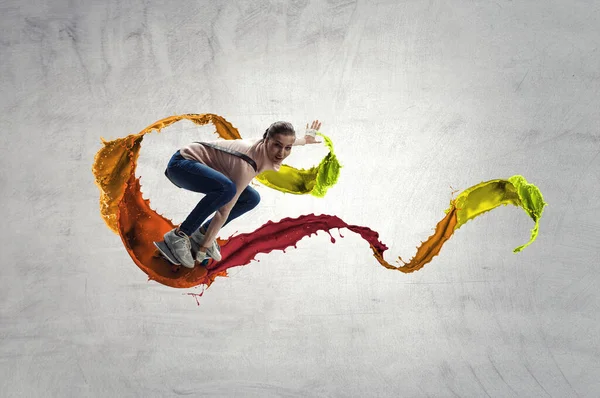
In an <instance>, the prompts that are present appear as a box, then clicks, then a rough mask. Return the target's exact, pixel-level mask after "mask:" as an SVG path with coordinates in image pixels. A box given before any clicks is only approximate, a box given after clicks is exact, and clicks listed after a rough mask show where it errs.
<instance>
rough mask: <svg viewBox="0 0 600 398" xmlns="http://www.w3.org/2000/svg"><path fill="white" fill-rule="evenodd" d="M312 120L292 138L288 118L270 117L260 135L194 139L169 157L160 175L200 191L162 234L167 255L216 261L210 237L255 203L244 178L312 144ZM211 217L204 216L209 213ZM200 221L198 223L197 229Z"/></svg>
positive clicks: (186, 261)
mask: <svg viewBox="0 0 600 398" xmlns="http://www.w3.org/2000/svg"><path fill="white" fill-rule="evenodd" d="M320 127H321V123H320V122H319V121H318V120H315V121H313V122H312V125H311V126H310V128H309V126H308V123H307V124H306V134H305V136H304V137H303V138H298V139H297V138H296V133H295V131H294V127H293V126H292V125H291V124H290V123H288V122H275V123H273V124H272V125H271V126H269V128H268V129H267V130H266V131H265V133H264V135H263V137H262V138H260V139H239V140H218V141H209V142H203V143H200V142H195V143H192V144H190V145H187V146H185V147H183V148H181V149H180V150H178V151H177V152H175V154H174V155H173V156H172V157H171V160H170V161H169V164H168V166H167V169H166V171H165V175H166V176H167V178H169V180H170V181H171V182H172V183H173V184H175V185H176V186H177V187H179V188H184V189H187V190H190V191H194V192H199V193H203V194H205V196H204V197H203V198H202V200H200V202H198V204H197V205H196V207H195V208H194V209H193V210H192V212H191V213H190V214H189V215H188V216H187V218H186V219H185V220H184V221H183V222H182V223H181V225H180V226H179V227H178V228H175V229H173V230H171V231H169V232H167V233H166V234H165V235H164V241H165V243H166V245H167V246H168V247H169V249H170V250H171V252H172V253H173V255H174V256H175V257H176V258H177V259H178V260H179V261H180V262H181V264H182V265H183V266H185V267H187V268H194V257H195V260H196V261H199V262H201V261H203V260H204V259H205V258H207V257H211V258H213V259H215V260H216V261H220V260H221V254H220V248H219V246H218V245H217V242H216V237H217V234H218V233H219V231H220V229H221V228H222V227H223V226H225V225H226V224H228V223H229V222H230V221H231V220H233V219H235V218H237V217H239V216H241V215H242V214H244V213H246V212H248V211H250V210H252V209H253V208H254V207H256V205H257V204H258V203H259V202H260V196H259V194H258V192H256V190H255V189H254V188H252V187H251V186H249V184H250V182H251V181H252V179H253V178H254V177H256V176H257V175H258V174H260V173H262V172H263V171H265V170H275V171H277V170H279V168H280V166H281V163H282V162H283V160H284V159H285V158H286V157H288V156H289V155H290V153H291V151H292V146H295V145H305V144H316V143H320V142H321V141H317V140H316V138H315V135H316V132H317V131H318V130H319V128H320ZM212 213H215V215H214V216H213V218H212V219H210V220H208V221H206V222H205V223H204V224H202V223H203V222H204V220H206V218H208V216H209V215H211V214H212ZM200 226H202V227H201V228H199V227H200Z"/></svg>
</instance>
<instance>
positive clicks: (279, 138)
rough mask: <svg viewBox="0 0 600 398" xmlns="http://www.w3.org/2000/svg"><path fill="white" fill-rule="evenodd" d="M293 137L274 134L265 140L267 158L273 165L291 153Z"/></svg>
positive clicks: (294, 138)
mask: <svg viewBox="0 0 600 398" xmlns="http://www.w3.org/2000/svg"><path fill="white" fill-rule="evenodd" d="M294 141H296V136H295V135H283V134H275V135H274V136H273V137H269V138H267V156H269V159H270V160H271V161H272V162H273V163H281V162H282V161H283V159H285V158H287V157H288V156H289V155H290V153H291V152H292V144H293V143H294Z"/></svg>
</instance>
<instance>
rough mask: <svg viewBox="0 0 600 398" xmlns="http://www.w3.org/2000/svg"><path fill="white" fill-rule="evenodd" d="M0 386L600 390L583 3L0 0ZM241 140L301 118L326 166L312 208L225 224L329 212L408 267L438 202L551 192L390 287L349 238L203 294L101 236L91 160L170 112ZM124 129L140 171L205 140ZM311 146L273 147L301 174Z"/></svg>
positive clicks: (317, 393) (152, 174) (478, 227)
mask: <svg viewBox="0 0 600 398" xmlns="http://www.w3.org/2000/svg"><path fill="white" fill-rule="evenodd" d="M0 32H1V34H0V59H1V61H0V92H1V93H2V95H1V96H0V109H1V114H0V122H1V126H2V129H1V132H0V145H1V149H2V154H3V156H1V157H0V166H1V167H0V186H1V189H0V200H1V203H2V206H1V210H0V211H1V212H2V218H3V220H4V222H3V223H2V227H1V229H0V230H1V231H2V242H3V243H2V250H0V259H1V267H0V336H1V339H0V390H1V392H0V395H2V396H3V397H21V396H22V397H83V396H97V397H109V396H111V397H117V396H119V397H135V396H140V397H148V396H152V397H163V396H177V395H186V396H207V397H234V396H237V397H304V396H310V397H345V396H356V397H371V396H372V397H377V396H380V397H387V396H396V397H426V396H429V397H486V396H487V397H546V396H551V397H598V396H600V381H599V380H600V379H599V378H598V374H600V348H599V345H600V344H599V343H600V338H599V336H600V321H599V319H600V317H599V315H598V314H599V310H600V291H599V290H598V283H599V282H600V272H599V268H598V267H599V265H600V207H599V205H598V199H599V197H600V188H599V187H600V157H599V156H598V155H599V153H600V132H599V126H600V124H599V120H600V111H599V110H600V91H599V90H600V79H599V77H600V72H599V68H598V66H599V65H600V50H598V47H599V44H600V6H599V5H598V2H595V1H570V0H546V1H541V0H537V1H528V2H518V1H498V2H493V1H492V2H483V1H477V2H472V1H454V2H445V1H440V0H432V1H428V2H425V1H416V0H415V1H402V2H397V1H393V0H379V1H361V0H356V1H341V0H328V1H324V0H323V1H317V0H312V1H309V0H296V1H282V0H273V1H190V0H182V1H178V2H167V1H159V0H146V1H130V2H122V1H116V0H109V1H105V2H98V1H93V0H84V1H79V2H73V1H67V0H57V1H52V2H50V1H34V0H26V1H19V0H7V1H3V2H2V4H1V5H0ZM182 113H216V114H219V115H221V116H224V117H225V118H226V119H228V120H229V121H230V122H231V123H233V125H234V126H236V127H237V128H238V129H239V131H240V133H241V134H242V136H243V137H256V136H259V135H262V132H264V130H265V128H266V127H268V126H269V125H270V124H271V123H272V122H274V121H276V120H288V121H290V122H292V123H293V124H294V125H295V126H297V128H298V129H299V130H301V129H300V127H302V126H304V125H305V124H306V123H307V122H309V121H311V120H313V119H319V120H321V121H322V122H323V125H322V127H321V130H322V131H323V132H324V133H325V134H327V135H329V136H330V137H331V138H332V139H333V141H334V143H335V145H336V153H337V155H338V157H339V159H340V161H341V162H342V164H343V166H344V168H343V169H342V175H341V177H340V181H339V183H338V184H337V185H336V186H335V187H334V188H332V189H331V190H330V191H329V192H328V194H327V196H326V197H325V198H323V199H319V198H314V197H310V196H294V195H289V194H287V195H284V194H281V193H279V192H276V191H274V190H271V189H268V188H266V187H262V186H261V187H260V188H259V192H260V194H261V196H262V203H261V205H260V206H259V207H258V208H257V209H255V210H254V211H253V212H252V213H249V214H247V215H245V216H244V217H242V218H240V219H239V220H237V221H236V222H234V223H232V224H230V225H228V226H227V227H226V228H224V229H223V230H222V233H221V236H222V237H228V236H230V235H231V234H233V233H236V231H237V232H240V233H241V232H250V231H253V230H254V229H256V228H257V227H259V226H261V225H262V224H264V223H265V222H267V221H268V220H274V221H277V220H280V219H281V218H284V217H290V216H294V217H295V216H299V215H301V214H309V213H316V214H333V215H337V216H339V217H340V218H342V219H344V220H345V221H347V222H349V223H352V224H357V225H364V226H368V227H369V228H372V229H374V230H376V231H378V232H379V233H380V235H381V240H382V241H383V242H384V243H386V244H387V245H388V246H389V247H390V250H389V251H388V252H386V255H387V259H388V261H390V262H393V261H394V257H395V256H398V255H400V256H402V257H403V258H405V259H408V258H410V257H411V256H413V255H414V252H415V247H416V246H417V245H418V244H419V242H420V241H422V240H425V239H426V238H427V237H428V236H429V235H430V234H431V232H432V229H433V227H434V226H435V224H436V223H437V222H438V221H439V220H440V219H441V218H442V217H443V216H444V213H443V210H444V209H446V208H447V207H448V203H449V200H450V199H451V192H452V190H453V189H454V190H462V189H466V188H468V187H470V186H472V185H475V184H477V183H479V182H481V181H486V180H490V179H496V178H508V177H510V176H512V175H514V174H522V175H523V176H525V177H526V178H527V179H528V180H529V181H530V182H532V183H534V184H536V185H537V186H538V187H539V188H540V189H541V191H542V193H543V194H544V199H545V200H546V202H548V204H549V205H548V206H547V207H546V209H545V211H544V215H543V217H542V220H541V226H540V235H539V237H538V239H537V241H536V242H534V243H533V244H532V245H531V246H530V247H528V248H527V249H525V250H524V251H523V252H521V253H519V254H513V253H512V249H513V248H515V247H517V246H519V245H521V244H523V243H525V242H527V240H528V239H529V231H530V229H531V228H533V222H532V221H531V219H529V218H528V217H527V215H526V214H525V212H523V211H522V210H521V209H519V208H515V207H512V206H511V207H501V208H498V209H496V210H494V211H492V212H490V213H487V214H485V215H482V216H481V217H479V218H477V219H476V220H474V221H472V222H469V223H468V224H467V225H465V226H463V227H462V228H461V229H460V230H459V231H457V232H456V233H455V235H454V236H453V237H452V238H451V239H450V241H448V243H446V245H445V246H444V247H443V249H442V251H441V253H440V255H439V256H438V257H435V258H434V260H433V261H432V262H431V263H429V264H427V265H426V266H425V267H424V268H423V269H422V270H420V271H418V272H415V273H413V274H408V275H405V274H402V273H400V272H395V271H390V270H386V269H384V268H383V267H381V266H380V265H379V264H378V263H377V262H376V260H375V259H374V258H373V256H372V253H371V251H370V250H369V247H368V245H367V244H366V243H365V241H363V240H362V239H360V238H359V237H358V236H357V235H355V234H353V233H351V232H349V231H346V230H342V231H341V234H342V235H343V236H344V238H339V235H338V232H337V231H332V234H333V235H334V237H336V241H337V242H336V243H335V244H332V243H331V242H330V238H329V236H328V235H327V234H326V233H319V234H318V235H317V236H313V237H311V238H305V239H303V240H302V241H300V243H299V244H298V248H297V249H293V248H292V249H289V250H287V251H286V253H282V252H275V253H271V254H269V255H260V256H258V260H260V261H259V262H256V261H255V262H252V263H251V264H249V265H247V266H244V267H238V268H233V269H232V270H231V272H230V276H229V277H228V278H220V279H217V280H216V282H215V283H214V284H213V285H212V286H211V287H210V288H209V289H207V290H206V291H205V293H204V295H203V296H202V297H201V298H200V306H197V305H196V301H195V300H194V298H193V297H190V296H189V295H186V293H189V292H193V293H200V292H201V289H200V288H198V289H187V290H177V289H172V288H168V287H165V286H162V285H159V284H157V283H155V282H148V281H147V277H146V275H145V274H144V273H143V272H141V271H140V269H139V268H138V267H137V266H135V264H134V263H133V262H132V261H131V258H130V257H129V255H128V254H127V252H126V251H125V249H124V248H123V245H122V242H121V240H120V238H119V236H118V235H115V234H114V233H113V232H112V231H110V230H109V229H108V228H107V226H106V225H105V224H104V222H103V220H102V218H101V217H100V212H99V190H98V188H97V187H96V186H95V184H94V177H93V174H92V171H91V166H92V162H93V157H94V155H95V154H96V152H97V151H98V150H99V149H100V148H101V146H102V145H101V141H100V137H104V138H105V139H107V140H110V139H115V138H117V137H122V136H126V135H128V134H132V133H136V132H138V131H140V130H142V129H143V128H145V127H146V126H147V125H149V124H150V123H152V122H154V121H156V120H159V119H161V118H163V117H167V116H170V115H175V114H182ZM212 131H213V129H212V128H211V126H202V127H197V126H194V125H193V124H191V123H187V124H186V122H180V123H178V124H177V125H173V126H171V127H169V128H166V129H164V130H163V131H162V133H160V134H156V133H153V134H150V135H148V136H147V137H146V138H145V139H144V142H143V148H142V153H141V156H140V162H139V166H138V169H137V174H138V175H139V176H141V183H142V190H143V192H144V195H145V197H146V198H150V200H151V204H152V206H153V208H155V209H156V210H157V211H158V212H160V213H161V214H164V215H165V216H167V217H169V218H171V219H172V220H173V221H174V222H176V223H179V222H181V221H183V219H184V218H185V217H186V215H187V214H188V213H189V212H190V211H191V209H192V208H193V206H194V205H195V203H196V202H197V201H198V200H199V196H198V195H197V194H193V193H191V192H185V191H183V190H179V189H177V188H176V187H175V186H173V185H172V184H170V182H169V181H167V180H166V178H165V176H164V175H163V170H164V168H165V166H166V164H167V162H168V160H169V157H170V156H171V154H172V153H173V152H174V151H175V150H176V149H178V148H179V147H181V146H183V145H186V144H187V143H189V142H191V141H196V140H198V139H209V138H211V137H213V136H212ZM325 153H326V149H325V148H324V147H323V146H318V145H316V146H307V147H299V148H295V149H294V153H293V154H292V156H291V157H290V158H288V163H289V164H293V165H295V166H300V167H308V166H311V165H313V164H315V163H316V162H318V161H319V160H320V159H321V158H322V156H323V155H324V154H325Z"/></svg>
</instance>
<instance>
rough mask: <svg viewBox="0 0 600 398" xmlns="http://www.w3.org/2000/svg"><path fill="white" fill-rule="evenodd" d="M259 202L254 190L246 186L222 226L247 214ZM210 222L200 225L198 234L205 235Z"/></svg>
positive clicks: (258, 196)
mask: <svg viewBox="0 0 600 398" xmlns="http://www.w3.org/2000/svg"><path fill="white" fill-rule="evenodd" d="M259 202H260V195H259V194H258V192H257V191H256V189H254V188H252V187H251V186H250V185H248V186H247V187H246V189H244V192H242V193H241V194H240V197H239V198H238V201H237V202H236V203H235V205H234V206H233V208H232V209H231V212H230V213H229V217H228V218H227V221H225V224H223V226H225V225H227V224H228V223H229V222H230V221H231V220H234V219H236V218H238V217H239V216H241V215H242V214H244V213H247V212H249V211H250V210H252V209H254V208H255V207H256V206H257V205H258V203H259ZM211 221H212V218H211V219H210V220H208V221H207V222H205V223H204V225H202V229H201V230H200V232H202V233H206V230H207V229H208V226H209V225H210V222H211Z"/></svg>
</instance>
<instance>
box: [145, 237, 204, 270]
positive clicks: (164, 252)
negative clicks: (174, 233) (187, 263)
mask: <svg viewBox="0 0 600 398" xmlns="http://www.w3.org/2000/svg"><path fill="white" fill-rule="evenodd" d="M153 243H154V246H156V249H158V252H159V253H160V255H161V256H162V257H163V258H164V259H165V260H167V261H168V262H170V263H171V264H173V267H172V269H173V271H175V272H176V271H178V270H179V268H180V267H181V262H180V261H179V260H177V258H175V256H174V255H173V252H172V251H171V250H170V249H169V246H167V244H166V243H165V241H162V240H161V241H160V242H153ZM208 260H209V259H208V258H206V259H204V261H202V262H201V263H200V265H202V266H206V265H207V264H208Z"/></svg>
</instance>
